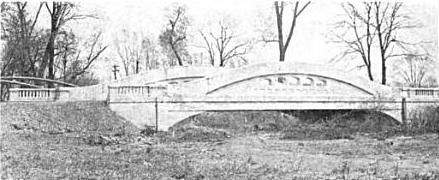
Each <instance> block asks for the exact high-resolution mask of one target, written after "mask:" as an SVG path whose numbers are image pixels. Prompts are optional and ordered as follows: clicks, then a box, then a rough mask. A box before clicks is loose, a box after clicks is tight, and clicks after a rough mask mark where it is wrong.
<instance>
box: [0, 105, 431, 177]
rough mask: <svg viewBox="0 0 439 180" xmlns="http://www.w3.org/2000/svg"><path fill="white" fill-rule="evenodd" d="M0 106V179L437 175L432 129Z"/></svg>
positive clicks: (97, 108) (96, 107) (68, 107)
mask: <svg viewBox="0 0 439 180" xmlns="http://www.w3.org/2000/svg"><path fill="white" fill-rule="evenodd" d="M1 105H2V106H1V115H2V116H1V126H2V127H1V130H2V132H1V137H0V140H1V142H0V153H1V172H0V177H1V179H439V135H438V134H437V133H427V134H422V135H414V136H402V135H398V136H393V137H389V138H372V137H373V136H368V135H367V134H365V133H353V134H350V136H349V138H343V137H339V138H337V139H332V140H313V139H305V140H304V139H300V140H298V139H285V138H284V134H283V132H282V131H276V130H270V131H248V132H247V131H246V133H233V132H231V130H227V129H219V128H210V127H198V126H193V127H192V128H186V129H185V128H180V129H179V130H178V131H176V133H175V134H174V135H172V133H159V134H156V135H152V136H146V135H144V134H142V133H141V132H140V131H138V130H135V129H134V128H133V127H131V126H130V125H127V124H126V122H124V121H123V119H120V118H118V117H117V116H116V115H114V114H112V112H110V111H107V109H106V108H105V106H104V105H103V104H99V103H98V104H96V103H78V104H74V105H72V104H57V105H55V107H56V108H54V107H51V106H52V105H48V104H44V105H45V107H42V106H41V104H36V105H35V104H34V105H23V104H14V105H11V106H7V107H6V106H5V104H1ZM51 109H56V110H53V111H52V110H51ZM90 109H94V110H93V111H90ZM30 111H31V112H32V113H30ZM63 111H66V112H63ZM67 112H69V113H67ZM72 112H73V113H72ZM54 113H58V115H53V114H54ZM51 114H52V115H51ZM59 117H62V118H59ZM90 117H92V118H90ZM73 119H74V120H75V121H74V122H75V123H73V124H72V123H69V122H70V121H73ZM86 122H87V123H86ZM105 122H111V123H110V124H109V123H105ZM75 124H76V126H75ZM111 124H113V125H111ZM237 126H238V125H237ZM99 127H100V128H99ZM194 129H195V130H196V131H194Z"/></svg>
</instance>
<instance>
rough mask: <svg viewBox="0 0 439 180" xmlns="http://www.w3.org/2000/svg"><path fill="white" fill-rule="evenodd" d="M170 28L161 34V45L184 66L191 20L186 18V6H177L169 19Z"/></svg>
mask: <svg viewBox="0 0 439 180" xmlns="http://www.w3.org/2000/svg"><path fill="white" fill-rule="evenodd" d="M168 21H169V24H168V25H169V27H167V28H166V29H165V31H163V32H162V33H161V34H160V37H159V39H160V42H161V43H160V44H161V45H162V47H163V49H164V50H165V51H167V50H169V51H170V52H172V56H173V57H175V58H176V59H177V63H178V65H180V66H183V57H182V56H183V55H184V53H185V51H186V50H185V48H186V37H187V36H186V29H187V26H188V25H189V20H188V18H187V17H186V8H185V7H184V6H179V5H178V6H176V7H175V8H174V9H173V10H172V14H171V15H170V16H169V17H168Z"/></svg>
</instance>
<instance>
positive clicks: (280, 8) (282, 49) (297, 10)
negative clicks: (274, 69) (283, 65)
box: [265, 1, 311, 62]
mask: <svg viewBox="0 0 439 180" xmlns="http://www.w3.org/2000/svg"><path fill="white" fill-rule="evenodd" d="M310 3H311V2H310V1H308V2H307V3H306V4H305V5H303V6H302V7H299V2H298V1H296V2H295V5H294V11H293V19H292V22H291V26H290V30H289V32H288V36H287V39H286V41H285V42H284V34H283V12H284V8H285V2H283V1H282V2H280V4H279V2H278V1H275V2H274V8H275V13H276V22H277V34H278V40H277V42H278V45H279V61H281V62H282V61H285V54H286V51H287V49H288V45H289V44H290V41H291V38H292V36H293V33H294V29H295V27H296V23H297V18H298V17H299V16H300V15H301V14H302V12H303V11H304V10H305V9H306V8H307V7H308V5H309V4H310ZM265 42H270V41H265Z"/></svg>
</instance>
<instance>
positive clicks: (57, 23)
mask: <svg viewBox="0 0 439 180" xmlns="http://www.w3.org/2000/svg"><path fill="white" fill-rule="evenodd" d="M44 5H45V7H46V9H47V12H48V13H49V16H50V34H49V37H48V40H47V45H46V49H45V53H44V56H43V61H42V64H41V65H40V67H41V68H40V72H39V74H43V73H44V71H45V70H46V67H47V68H48V78H49V79H55V46H56V45H55V41H56V38H57V36H58V34H59V33H60V32H61V31H62V28H63V26H64V25H66V24H67V23H68V22H70V21H74V20H79V19H84V18H87V17H94V16H93V15H84V14H78V13H77V12H76V10H75V8H76V5H75V4H73V3H69V2H55V1H54V2H52V3H48V2H45V3H44Z"/></svg>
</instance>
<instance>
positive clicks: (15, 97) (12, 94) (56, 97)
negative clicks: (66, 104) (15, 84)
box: [9, 88, 69, 101]
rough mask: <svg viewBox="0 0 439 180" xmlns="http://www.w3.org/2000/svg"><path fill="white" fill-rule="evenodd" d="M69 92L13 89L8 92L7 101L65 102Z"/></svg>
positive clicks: (45, 89)
mask: <svg viewBox="0 0 439 180" xmlns="http://www.w3.org/2000/svg"><path fill="white" fill-rule="evenodd" d="M68 99H69V91H68V90H61V89H54V88H39V89H30V88H13V89H10V90H9V101H67V100H68Z"/></svg>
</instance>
